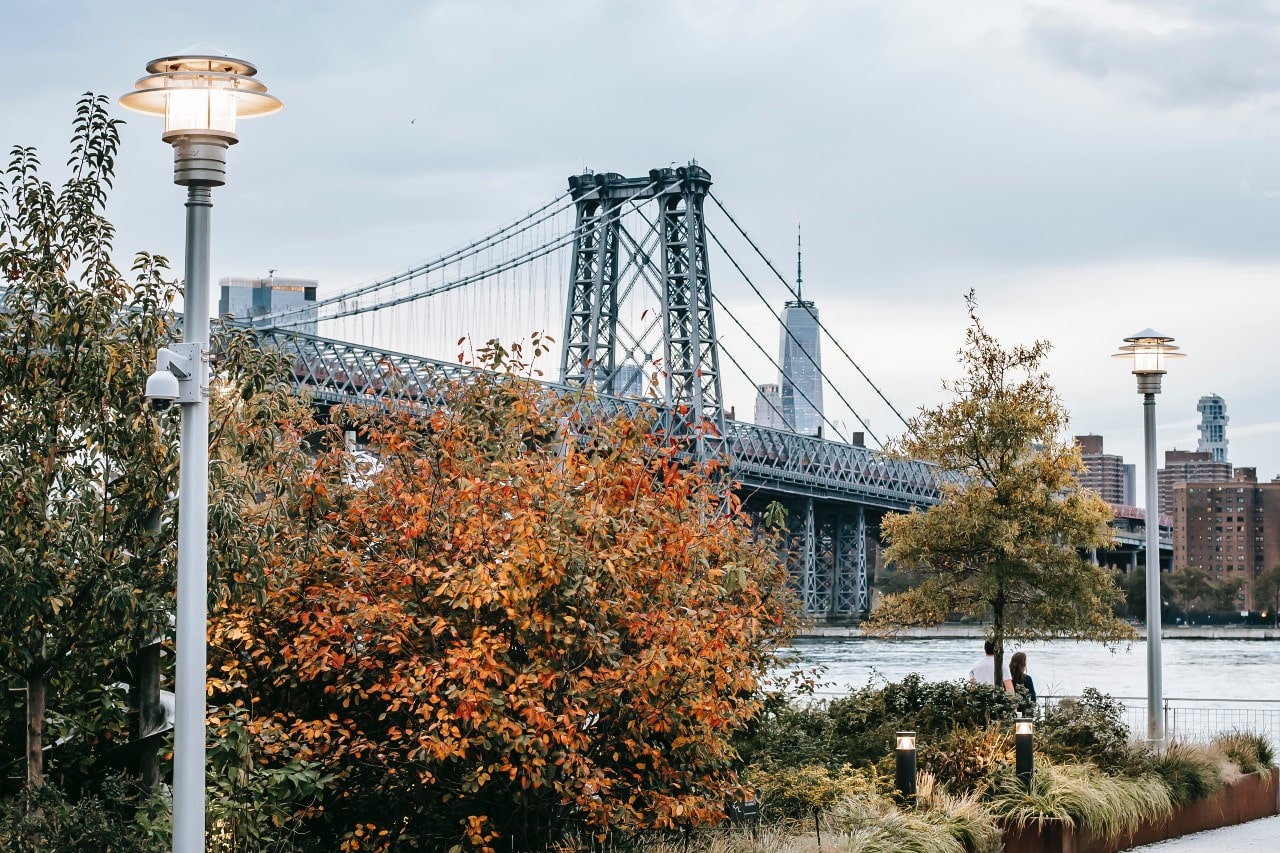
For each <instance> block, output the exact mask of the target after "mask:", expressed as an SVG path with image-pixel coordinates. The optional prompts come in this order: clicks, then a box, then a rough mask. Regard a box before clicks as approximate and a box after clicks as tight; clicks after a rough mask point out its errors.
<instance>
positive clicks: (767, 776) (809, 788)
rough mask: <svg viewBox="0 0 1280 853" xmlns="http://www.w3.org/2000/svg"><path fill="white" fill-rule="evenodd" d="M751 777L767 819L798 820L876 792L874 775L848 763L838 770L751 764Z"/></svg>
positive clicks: (812, 766) (763, 813)
mask: <svg viewBox="0 0 1280 853" xmlns="http://www.w3.org/2000/svg"><path fill="white" fill-rule="evenodd" d="M750 779H751V782H752V784H753V785H754V786H755V789H756V796H757V797H758V798H759V800H760V810H761V813H762V815H763V816H764V817H765V818H767V819H769V820H777V819H784V820H801V819H804V818H808V817H812V816H813V815H814V814H817V813H821V812H825V811H827V810H829V809H830V808H831V807H832V806H834V805H836V804H837V803H839V802H841V801H843V800H846V799H854V798H859V797H861V798H864V799H865V798H869V797H874V796H875V794H876V785H875V781H874V779H873V777H871V776H870V775H868V774H867V773H865V772H860V771H857V770H854V769H853V768H852V767H849V766H848V765H846V766H844V767H841V768H840V769H839V770H835V771H832V770H828V769H827V768H826V767H822V766H815V765H809V766H806V767H776V768H765V767H752V768H751V772H750Z"/></svg>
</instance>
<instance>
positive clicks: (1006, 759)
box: [919, 726, 1013, 793]
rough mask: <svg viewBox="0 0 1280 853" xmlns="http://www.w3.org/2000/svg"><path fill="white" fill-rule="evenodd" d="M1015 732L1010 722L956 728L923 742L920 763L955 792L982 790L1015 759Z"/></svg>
mask: <svg viewBox="0 0 1280 853" xmlns="http://www.w3.org/2000/svg"><path fill="white" fill-rule="evenodd" d="M1012 750H1013V734H1012V732H1011V731H1010V727H1008V726H999V727H996V726H992V727H990V728H987V729H962V728H958V727H957V728H955V729H952V730H951V732H950V733H949V734H948V735H946V736H945V737H943V738H941V739H936V740H930V741H927V742H925V743H922V744H921V746H920V755H919V757H920V763H921V765H922V766H923V767H925V768H927V769H928V770H929V771H930V772H931V773H932V774H933V776H934V777H935V778H936V779H937V780H938V782H940V783H941V784H943V785H945V786H946V787H947V788H948V789H950V790H951V791H953V792H956V793H966V792H979V793H980V792H982V791H984V790H985V789H986V788H987V786H988V785H989V784H990V781H991V779H992V777H994V776H995V775H996V774H997V773H999V772H1000V771H1002V770H1003V769H1005V768H1006V767H1008V766H1009V765H1010V764H1011V763H1012Z"/></svg>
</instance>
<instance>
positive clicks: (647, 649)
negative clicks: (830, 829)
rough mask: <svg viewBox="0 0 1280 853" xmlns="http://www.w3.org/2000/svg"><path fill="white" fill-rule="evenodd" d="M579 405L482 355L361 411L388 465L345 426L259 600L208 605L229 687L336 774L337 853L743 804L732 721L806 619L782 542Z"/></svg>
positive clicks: (221, 680)
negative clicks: (414, 407)
mask: <svg viewBox="0 0 1280 853" xmlns="http://www.w3.org/2000/svg"><path fill="white" fill-rule="evenodd" d="M482 355H483V356H484V358H485V359H486V366H490V367H503V366H509V365H504V360H505V359H506V358H507V354H506V353H505V352H504V351H503V350H501V349H499V348H496V347H493V348H489V349H486V350H485V351H483V352H482ZM581 402H582V401H581V400H580V399H574V398H571V397H568V396H553V395H549V394H548V393H547V392H546V390H545V389H544V388H541V387H540V386H537V385H535V384H534V383H532V382H529V381H527V380H524V379H521V378H519V377H516V376H512V375H509V374H499V373H486V374H480V375H479V376H478V377H477V378H475V379H474V380H471V381H467V382H463V383H458V384H455V385H453V386H451V387H450V389H449V390H448V391H447V392H446V393H445V396H444V399H443V401H442V403H441V405H439V406H438V407H436V408H433V409H431V410H429V411H419V412H403V411H402V412H394V413H387V412H375V411H371V410H365V411H358V412H356V411H348V412H345V413H343V415H342V417H344V418H346V419H347V424H348V425H350V426H355V427H356V428H358V429H359V431H360V434H361V435H362V436H363V437H364V438H365V439H366V440H367V442H368V445H367V447H368V450H369V451H371V452H372V453H374V454H375V455H376V458H377V460H378V462H377V464H376V465H374V466H372V470H366V471H363V472H361V473H358V474H355V473H353V470H354V469H353V465H352V457H351V454H350V452H349V451H348V450H347V449H346V448H345V447H344V446H342V443H341V442H340V441H338V442H333V446H332V447H328V448H327V449H324V451H323V452H322V453H321V454H320V455H319V456H318V458H317V459H316V461H315V464H314V466H313V467H312V468H311V469H310V470H309V472H308V473H306V475H305V476H302V477H300V478H299V479H298V480H297V482H296V484H295V485H294V487H293V489H292V494H291V495H290V499H289V500H288V501H286V502H284V503H282V504H281V507H282V509H281V512H282V513H283V514H284V515H286V516H287V523H278V524H273V525H270V526H269V527H268V528H264V529H268V530H269V531H270V534H271V541H269V542H263V543H262V547H261V548H260V549H258V552H257V553H258V555H259V557H258V558H257V561H258V562H257V564H256V565H254V566H246V567H245V572H244V577H246V578H247V579H252V583H249V584H246V586H245V590H248V589H249V588H250V587H253V588H255V589H254V594H252V595H249V594H242V593H240V592H237V588H234V587H233V588H229V592H228V594H227V596H226V597H225V599H224V600H223V601H222V602H221V603H220V606H219V608H217V612H216V614H215V618H214V619H213V622H212V628H211V632H212V633H211V641H212V646H213V647H214V648H216V649H218V650H219V651H218V652H217V653H216V654H215V660H214V661H213V665H212V670H213V671H212V673H211V675H212V676H214V677H215V680H214V682H213V691H214V694H215V698H216V699H217V701H220V702H223V703H228V704H229V703H233V702H239V703H241V704H243V705H245V706H246V707H247V708H250V709H251V714H250V717H251V719H252V723H251V725H252V726H253V728H254V731H255V734H256V736H257V738H258V741H259V744H260V760H261V761H263V762H266V763H270V762H272V761H273V760H276V756H282V757H288V759H289V760H305V761H308V762H315V763H317V764H319V765H321V766H322V767H323V768H324V769H325V771H326V772H331V773H335V774H337V779H336V781H335V782H334V783H333V784H332V786H331V790H330V793H329V795H328V796H326V798H325V801H324V803H323V808H321V809H315V810H313V812H312V813H311V815H310V816H308V817H306V818H305V819H306V821H307V822H308V824H309V825H308V827H307V831H306V832H305V833H303V835H305V836H307V837H311V838H313V839H314V843H315V849H326V850H333V849H342V850H393V849H394V850H402V849H403V850H408V849H423V850H448V849H451V848H452V847H453V846H455V845H456V846H457V849H495V850H507V849H519V850H533V849H541V848H542V847H544V846H545V845H547V844H549V843H553V842H555V841H556V840H558V839H561V838H563V837H564V836H565V835H566V834H567V833H575V834H578V835H580V836H585V837H590V836H592V835H600V836H602V837H603V835H604V834H605V833H615V834H616V833H624V834H625V833H631V832H637V831H642V830H650V829H665V828H678V827H684V826H688V825H695V824H702V823H707V822H714V821H717V820H720V819H723V816H724V811H725V808H726V805H727V803H728V801H729V800H730V799H731V798H732V797H733V796H734V795H735V794H736V793H737V791H738V787H737V785H738V781H737V776H736V770H735V768H736V764H737V761H736V755H735V753H734V751H733V748H732V746H731V745H730V738H731V736H732V735H733V734H734V733H735V732H736V731H739V730H740V729H741V728H742V727H743V726H744V725H745V724H747V723H748V722H749V721H750V720H752V719H753V718H754V717H755V716H756V715H757V713H758V712H759V710H760V703H759V695H760V690H759V687H760V680H761V678H762V677H763V676H764V675H765V673H766V672H767V670H769V669H770V668H771V666H772V665H773V661H774V652H775V650H776V649H777V647H778V645H779V644H780V643H781V642H783V641H784V640H785V638H786V637H787V636H789V634H790V633H791V631H792V630H793V627H794V626H793V622H792V620H793V617H792V615H791V614H792V613H793V612H794V611H793V608H792V606H791V602H790V599H789V596H788V593H787V592H786V590H785V571H784V568H783V566H782V565H781V563H780V561H779V557H778V554H779V550H778V547H777V545H778V543H777V541H776V540H774V539H773V538H771V537H769V536H764V535H761V534H760V533H758V532H754V531H753V530H752V527H751V524H750V521H749V519H748V518H747V517H746V516H745V515H744V514H742V513H741V512H739V508H738V505H737V502H736V499H735V498H731V497H729V495H728V493H727V489H726V485H725V482H724V481H723V480H722V478H720V477H718V476H716V472H714V471H705V470H697V469H695V468H693V467H690V466H689V465H688V464H686V463H685V462H684V461H683V460H682V459H681V458H680V455H679V453H678V451H679V447H678V445H676V444H673V443H671V442H664V440H663V439H662V438H661V437H656V436H655V432H654V429H653V424H652V423H651V422H650V418H649V417H648V416H647V415H646V414H645V413H644V412H643V411H642V412H641V413H640V414H638V415H637V416H634V417H627V416H621V417H616V418H611V419H606V420H597V419H594V418H592V417H588V416H585V415H584V414H583V412H584V408H583V407H582V406H581V405H580V404H581ZM259 590H264V591H265V594H262V592H260V591H259ZM282 760H283V759H282ZM615 837H616V836H615Z"/></svg>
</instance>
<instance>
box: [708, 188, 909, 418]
mask: <svg viewBox="0 0 1280 853" xmlns="http://www.w3.org/2000/svg"><path fill="white" fill-rule="evenodd" d="M707 195H708V196H710V197H711V200H712V201H714V202H715V203H716V207H718V208H720V210H721V211H722V212H723V213H724V215H725V216H726V217H728V219H729V221H730V222H731V223H733V227H734V228H736V229H737V230H738V233H739V234H741V235H742V237H743V238H744V239H745V240H746V241H747V243H748V244H749V245H750V246H751V248H752V249H754V250H755V252H756V254H757V255H759V256H760V259H761V260H762V261H764V262H765V264H766V265H767V266H768V267H769V269H770V270H771V271H772V272H773V274H774V275H775V276H777V278H778V281H780V282H782V284H783V286H784V287H786V288H787V292H788V293H790V294H791V295H792V296H794V297H795V298H796V299H797V300H798V299H799V298H800V297H799V294H797V293H796V291H795V289H794V288H793V287H792V286H791V282H789V281H787V280H786V278H785V277H784V276H783V275H782V273H780V272H778V269H777V267H775V266H774V265H773V261H771V260H769V258H768V256H767V255H765V253H764V252H763V251H762V250H761V249H760V247H759V246H758V245H756V241H755V240H752V239H751V235H750V234H748V233H747V232H746V229H744V228H743V227H742V226H741V225H740V224H738V220H736V219H734V218H733V214H732V213H730V212H729V210H728V208H726V207H725V206H724V204H723V203H722V202H721V201H720V199H719V198H718V197H717V196H716V194H715V193H713V192H711V191H710V190H708V191H707ZM814 321H815V322H817V324H818V328H820V329H821V330H822V331H823V333H824V334H825V335H826V336H827V340H829V341H831V343H832V344H834V345H835V348H836V349H837V350H839V351H840V354H841V355H843V356H844V357H845V359H846V360H848V362H849V364H851V365H853V369H854V370H856V371H858V375H860V376H861V377H862V378H863V379H865V380H866V382H867V384H868V385H870V386H871V390H872V391H875V392H876V396H877V397H879V398H880V399H881V400H882V401H883V402H884V404H885V405H886V406H888V407H889V410H890V411H892V412H893V413H894V415H896V416H897V418H898V420H900V421H901V422H902V424H903V426H905V427H907V429H910V428H911V422H910V421H908V420H907V419H906V418H905V417H903V416H902V413H901V412H899V411H898V408H897V407H896V406H895V405H893V403H892V402H890V401H889V398H888V397H886V396H885V394H884V392H883V391H881V390H880V387H879V386H878V385H876V383H875V382H873V381H872V380H871V377H870V376H868V375H867V373H866V371H864V370H863V369H862V367H861V366H860V365H859V364H858V363H857V362H856V361H854V360H853V356H851V355H849V352H848V350H846V349H845V348H844V347H843V346H842V345H841V344H840V341H839V340H838V339H837V338H836V336H835V335H833V334H831V330H830V329H828V328H827V327H826V326H825V325H824V324H823V323H822V321H821V320H819V319H818V318H817V317H814ZM832 387H833V388H834V387H835V386H834V385H833V386H832ZM836 393H837V394H839V391H837V392H836ZM840 399H842V400H843V399H844V398H843V397H841V398H840ZM846 405H847V403H846ZM858 421H859V423H862V425H863V427H865V426H866V424H865V423H864V422H863V421H862V419H861V418H859V419H858ZM868 432H869V430H868Z"/></svg>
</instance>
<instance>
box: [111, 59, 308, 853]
mask: <svg viewBox="0 0 1280 853" xmlns="http://www.w3.org/2000/svg"><path fill="white" fill-rule="evenodd" d="M147 72H148V76H146V77H143V78H142V79H141V80H139V81H138V82H137V84H135V86H134V89H135V91H133V92H130V93H128V94H127V95H124V96H122V97H121V98H120V103H121V105H122V106H125V107H128V108H129V109H131V110H136V111H138V112H141V113H147V114H149V115H159V116H164V134H163V135H162V136H161V139H163V140H164V141H165V142H168V143H170V144H172V145H173V155H174V166H173V181H174V183H176V184H179V185H180V186H185V187H186V188H187V204H186V206H187V232H186V266H185V273H186V275H185V284H184V286H183V309H182V310H183V335H182V337H183V343H181V344H174V345H173V346H172V347H171V348H165V349H161V350H160V352H159V354H158V356H157V359H156V372H155V373H153V374H152V375H151V377H150V378H148V379H147V387H146V396H147V398H148V399H150V400H152V401H154V402H156V403H159V404H161V405H168V404H170V403H174V402H176V403H178V404H179V406H181V411H182V433H181V442H182V444H181V448H180V456H179V464H180V472H179V476H178V613H177V626H176V632H177V638H176V639H177V683H176V685H175V688H174V694H175V697H176V707H175V715H174V740H173V850H174V851H175V853H201V851H203V850H204V849H205V845H204V841H205V836H204V812H205V787H204V786H205V782H204V773H205V664H206V657H205V641H206V635H205V632H206V623H207V619H208V614H207V604H208V602H207V595H208V577H207V571H208V548H209V524H208V515H209V346H208V342H209V211H210V208H211V207H212V206H213V201H212V193H211V189H212V188H213V187H218V186H222V185H223V184H224V183H226V166H227V148H229V147H230V146H231V145H234V144H235V143H236V142H237V137H236V119H237V118H247V117H250V116H259V115H267V114H268V113H273V112H275V111H276V110H279V109H280V108H281V106H283V105H282V104H281V103H280V101H279V100H278V99H276V98H274V97H272V96H271V95H268V94H267V87H266V86H264V85H263V84H262V83H261V82H260V81H258V80H254V79H253V76H254V75H255V74H256V73H257V69H256V68H255V67H254V66H253V65H251V64H249V63H248V62H245V61H243V60H240V59H232V58H230V57H228V56H226V55H225V54H222V53H220V52H219V51H217V50H214V49H213V48H210V47H209V46H208V45H196V46H194V47H191V48H188V49H187V50H185V51H183V52H182V53H180V54H177V55H175V56H166V57H162V58H161V59H156V60H153V61H152V62H150V63H148V64H147Z"/></svg>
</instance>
